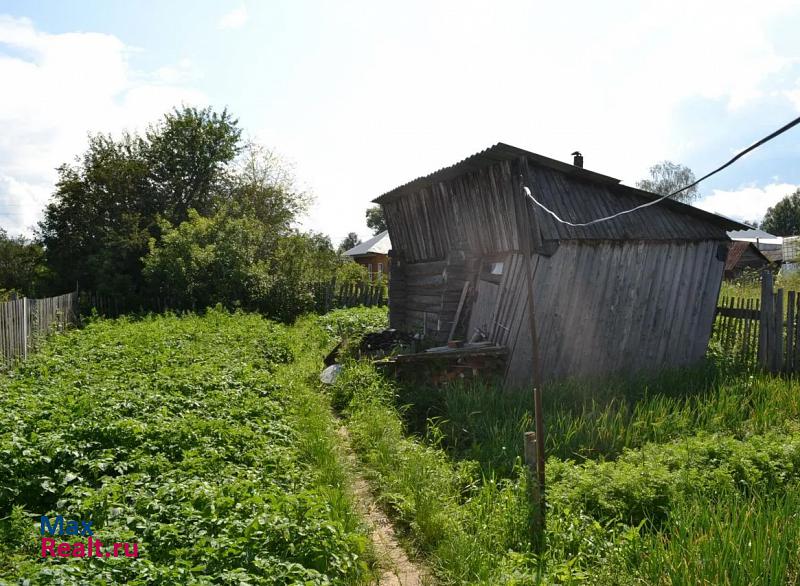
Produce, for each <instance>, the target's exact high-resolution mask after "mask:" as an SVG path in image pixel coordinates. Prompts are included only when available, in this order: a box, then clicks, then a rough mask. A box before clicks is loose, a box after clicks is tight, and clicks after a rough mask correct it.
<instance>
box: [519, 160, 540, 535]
mask: <svg viewBox="0 0 800 586" xmlns="http://www.w3.org/2000/svg"><path fill="white" fill-rule="evenodd" d="M526 170H527V162H526V161H525V160H524V159H522V160H521V161H520V169H519V171H520V181H519V194H520V197H521V198H522V205H520V206H516V207H517V209H518V210H519V211H518V213H517V231H518V232H519V246H520V251H521V253H522V256H523V259H524V262H523V264H524V265H525V283H526V285H527V294H528V327H529V329H530V334H531V364H532V377H531V384H532V386H533V407H534V422H535V425H536V438H535V459H536V466H535V468H536V487H535V491H534V498H535V501H536V503H537V508H536V518H535V520H534V521H535V528H534V530H535V532H536V535H535V544H536V545H537V546H538V547H542V546H543V545H544V539H543V537H544V529H545V469H544V463H545V454H544V439H545V435H544V417H543V415H542V363H541V360H540V352H539V337H538V335H537V332H536V313H535V303H534V293H533V271H532V270H531V264H532V263H533V254H534V251H533V244H532V242H533V230H534V229H535V228H537V226H536V225H535V215H534V216H533V220H531V218H530V217H529V216H528V200H527V198H526V197H525V192H524V190H523V187H524V181H525V177H524V175H523V173H524V171H526ZM532 213H533V214H535V213H536V210H535V209H534V210H532ZM531 439H532V438H531V437H530V436H527V438H526V445H529V444H530V443H532V442H531ZM532 447H533V446H531V447H529V448H528V449H527V450H526V451H528V452H529V451H533V450H531V448H532Z"/></svg>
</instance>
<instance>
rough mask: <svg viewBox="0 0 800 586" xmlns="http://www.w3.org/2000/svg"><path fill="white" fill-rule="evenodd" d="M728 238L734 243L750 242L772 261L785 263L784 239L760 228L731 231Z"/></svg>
mask: <svg viewBox="0 0 800 586" xmlns="http://www.w3.org/2000/svg"><path fill="white" fill-rule="evenodd" d="M728 237H729V238H730V239H731V240H733V241H734V242H749V243H751V244H753V245H754V246H755V247H756V248H757V249H758V250H760V251H761V253H762V254H763V255H764V256H765V257H766V258H767V259H768V260H769V261H770V262H776V263H780V262H782V261H783V237H781V236H775V235H774V234H770V233H769V232H764V230H761V229H759V228H748V229H747V230H731V231H730V232H728Z"/></svg>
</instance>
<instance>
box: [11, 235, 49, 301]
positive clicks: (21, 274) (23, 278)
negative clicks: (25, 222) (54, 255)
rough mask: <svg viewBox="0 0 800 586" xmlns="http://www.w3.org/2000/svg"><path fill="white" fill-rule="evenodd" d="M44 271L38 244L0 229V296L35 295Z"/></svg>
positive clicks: (42, 257) (41, 253) (42, 253)
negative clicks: (8, 294)
mask: <svg viewBox="0 0 800 586" xmlns="http://www.w3.org/2000/svg"><path fill="white" fill-rule="evenodd" d="M44 271H45V267H44V251H43V250H42V247H41V245H40V244H38V243H36V242H33V241H31V240H29V239H28V238H25V237H24V236H16V237H12V236H9V235H8V233H7V232H6V231H5V230H3V229H2V228H0V294H7V293H12V292H13V293H16V294H17V295H25V296H28V297H33V296H35V295H37V294H38V289H39V286H40V283H41V280H42V278H43V277H44V276H45V275H44Z"/></svg>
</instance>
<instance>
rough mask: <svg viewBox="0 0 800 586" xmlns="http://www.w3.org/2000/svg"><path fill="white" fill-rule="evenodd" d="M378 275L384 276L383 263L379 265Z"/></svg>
mask: <svg viewBox="0 0 800 586" xmlns="http://www.w3.org/2000/svg"><path fill="white" fill-rule="evenodd" d="M378 274H379V275H382V274H383V263H382V262H379V263H378Z"/></svg>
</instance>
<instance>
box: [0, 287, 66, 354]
mask: <svg viewBox="0 0 800 586" xmlns="http://www.w3.org/2000/svg"><path fill="white" fill-rule="evenodd" d="M78 319H79V312H78V292H77V291H74V292H72V293H66V294H64V295H58V296H56V297H47V298H44V299H29V298H27V297H23V298H22V299H14V300H11V301H5V302H2V303H0V354H2V361H3V364H4V365H5V366H12V365H13V364H15V363H16V362H18V361H20V360H25V359H26V358H27V357H28V354H29V353H30V352H32V351H34V350H36V349H37V348H38V347H39V345H40V343H41V341H42V340H43V339H44V338H45V337H46V336H47V335H49V334H51V333H53V332H59V331H64V330H66V329H67V328H69V327H71V326H74V325H77V323H78Z"/></svg>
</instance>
